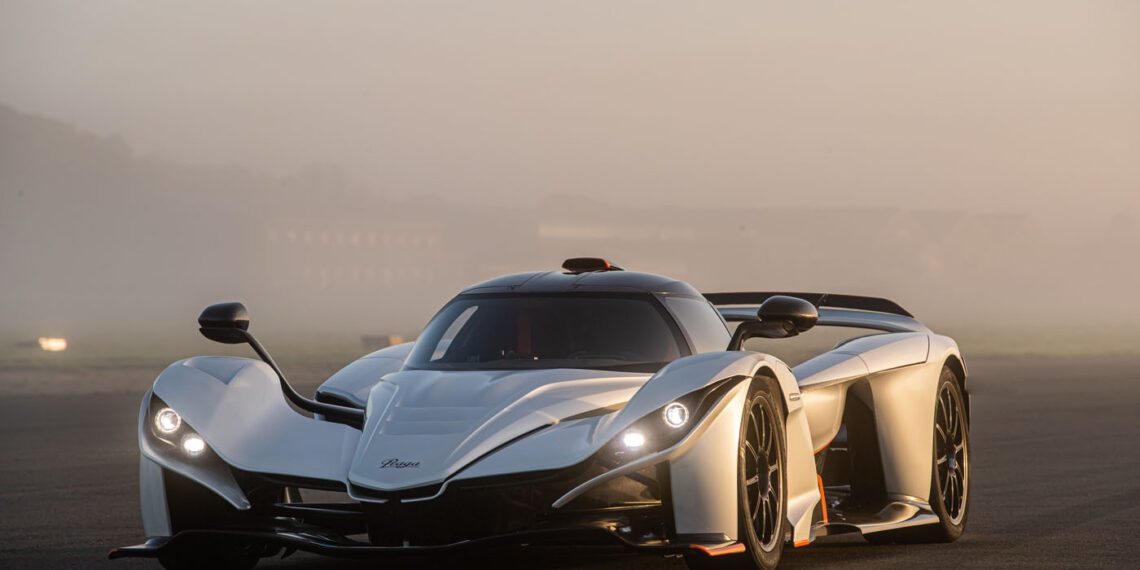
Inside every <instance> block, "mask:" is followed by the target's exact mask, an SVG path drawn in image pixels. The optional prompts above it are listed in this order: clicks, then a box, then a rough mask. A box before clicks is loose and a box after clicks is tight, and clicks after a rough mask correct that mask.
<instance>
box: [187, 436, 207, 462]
mask: <svg viewBox="0 0 1140 570" xmlns="http://www.w3.org/2000/svg"><path fill="white" fill-rule="evenodd" d="M203 451H206V440H204V439H202V436H200V435H198V434H196V433H188V434H186V436H185V437H183V438H182V452H183V453H185V454H186V455H189V456H190V457H197V456H199V455H201V454H202V452H203Z"/></svg>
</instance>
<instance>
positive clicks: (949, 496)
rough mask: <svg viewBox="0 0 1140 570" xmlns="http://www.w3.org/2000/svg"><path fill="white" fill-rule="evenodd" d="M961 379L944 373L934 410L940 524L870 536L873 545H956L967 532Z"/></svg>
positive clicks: (933, 501) (933, 493)
mask: <svg viewBox="0 0 1140 570" xmlns="http://www.w3.org/2000/svg"><path fill="white" fill-rule="evenodd" d="M960 386H961V384H959V381H958V377H957V375H956V374H955V373H954V371H953V370H951V369H950V368H943V369H942V376H941V377H940V378H939V382H938V399H937V401H936V402H935V406H934V453H933V457H932V459H931V461H932V469H931V474H930V508H931V510H933V511H934V514H936V515H938V523H937V524H928V525H923V526H916V527H911V528H904V529H900V530H896V531H888V532H881V533H874V534H869V535H867V540H869V541H871V542H876V543H879V542H909V543H917V542H953V541H955V540H958V537H960V536H962V533H963V532H964V531H965V530H966V515H968V514H969V507H970V425H969V422H968V419H967V416H966V399H965V396H964V395H963V394H962V389H961V387H960Z"/></svg>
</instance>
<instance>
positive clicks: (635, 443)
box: [621, 430, 645, 450]
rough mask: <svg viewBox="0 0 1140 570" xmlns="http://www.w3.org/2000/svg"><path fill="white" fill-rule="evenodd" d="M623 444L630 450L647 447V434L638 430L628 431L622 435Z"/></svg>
mask: <svg viewBox="0 0 1140 570" xmlns="http://www.w3.org/2000/svg"><path fill="white" fill-rule="evenodd" d="M621 444H622V445H624V446H625V448H626V449H629V450H634V449H641V448H643V447H645V434H643V433H641V432H639V431H636V430H630V431H627V432H625V434H624V435H622V436H621Z"/></svg>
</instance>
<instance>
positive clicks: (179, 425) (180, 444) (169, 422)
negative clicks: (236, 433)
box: [148, 396, 209, 458]
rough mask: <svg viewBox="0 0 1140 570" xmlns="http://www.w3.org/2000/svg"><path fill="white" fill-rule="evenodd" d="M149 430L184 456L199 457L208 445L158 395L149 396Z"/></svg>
mask: <svg viewBox="0 0 1140 570" xmlns="http://www.w3.org/2000/svg"><path fill="white" fill-rule="evenodd" d="M148 413H149V415H150V421H149V422H148V423H149V424H150V432H151V435H153V436H154V437H155V439H157V440H158V441H161V442H162V443H165V444H167V445H169V446H171V447H175V448H177V449H178V450H179V451H180V452H181V453H182V454H183V455H185V456H186V457H190V458H194V457H199V456H201V455H202V454H203V453H205V452H206V450H207V449H209V447H208V446H207V445H206V440H205V439H202V436H200V435H198V432H196V431H194V430H193V428H191V427H190V426H189V425H188V424H187V423H186V422H184V421H183V420H182V416H181V415H179V414H178V412H177V411H175V410H174V408H171V407H170V406H168V405H166V402H163V401H162V399H161V398H159V397H158V396H151V399H150V407H149V412H148Z"/></svg>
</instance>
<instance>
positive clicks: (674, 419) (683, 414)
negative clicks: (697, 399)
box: [661, 402, 689, 429]
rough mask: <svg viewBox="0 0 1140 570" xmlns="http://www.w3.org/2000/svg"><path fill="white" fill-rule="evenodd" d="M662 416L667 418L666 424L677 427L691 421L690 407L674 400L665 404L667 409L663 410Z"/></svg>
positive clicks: (664, 418)
mask: <svg viewBox="0 0 1140 570" xmlns="http://www.w3.org/2000/svg"><path fill="white" fill-rule="evenodd" d="M661 418H662V419H663V420H665V425H667V426H669V427H671V428H673V429H677V428H679V427H683V426H684V425H685V424H687V423H689V408H686V407H685V404H682V403H680V402H673V403H672V404H669V405H668V406H665V410H664V411H663V412H661Z"/></svg>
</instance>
